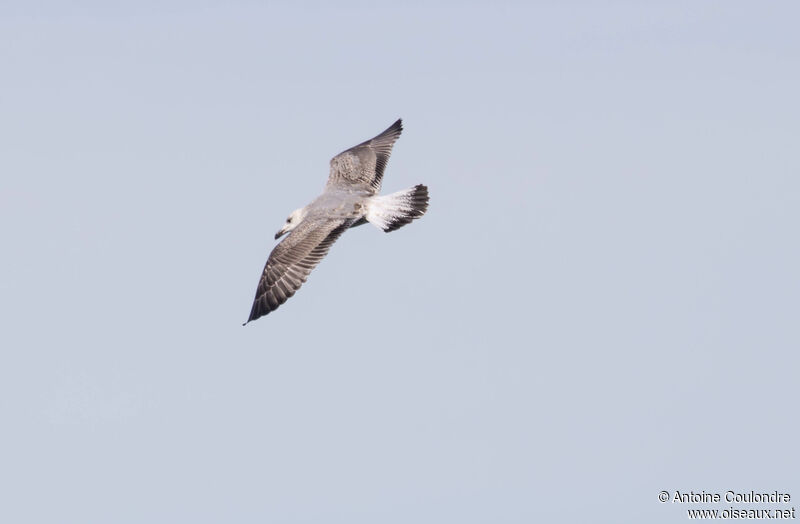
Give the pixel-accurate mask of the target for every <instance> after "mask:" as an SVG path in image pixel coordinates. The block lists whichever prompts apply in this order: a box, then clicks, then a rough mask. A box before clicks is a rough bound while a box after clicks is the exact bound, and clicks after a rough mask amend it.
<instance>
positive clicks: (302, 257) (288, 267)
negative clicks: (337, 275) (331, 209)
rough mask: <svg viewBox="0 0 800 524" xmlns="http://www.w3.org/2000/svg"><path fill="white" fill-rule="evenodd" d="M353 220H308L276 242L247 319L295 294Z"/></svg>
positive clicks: (262, 313) (261, 313)
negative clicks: (279, 241) (278, 242)
mask: <svg viewBox="0 0 800 524" xmlns="http://www.w3.org/2000/svg"><path fill="white" fill-rule="evenodd" d="M352 222H353V221H352V220H344V219H334V220H318V221H315V222H311V221H304V222H301V223H300V225H299V226H297V227H296V228H295V229H293V230H292V231H291V233H289V235H288V236H287V237H286V238H285V239H284V240H283V241H282V242H281V243H280V244H278V245H277V246H275V249H273V250H272V253H270V255H269V259H267V264H266V265H265V266H264V271H263V272H262V273H261V280H259V282H258V289H256V296H255V299H254V300H253V307H252V309H251V310H250V318H248V319H247V322H251V321H253V320H255V319H257V318H259V317H262V316H264V315H266V314H267V313H270V312H271V311H275V310H276V309H278V306H280V305H281V304H283V303H284V302H286V301H287V300H288V299H289V297H291V296H292V295H294V294H295V292H296V291H297V290H298V289H300V286H302V285H303V282H305V281H306V278H308V275H309V273H311V271H312V270H313V269H314V268H315V267H317V264H319V263H320V261H321V260H322V259H323V257H324V256H325V255H326V254H327V253H328V250H329V249H330V248H331V245H333V243H334V242H335V241H336V239H337V238H339V237H340V236H341V234H342V233H343V232H344V231H345V230H346V229H347V228H349V227H350V225H351V224H352ZM247 322H245V324H247Z"/></svg>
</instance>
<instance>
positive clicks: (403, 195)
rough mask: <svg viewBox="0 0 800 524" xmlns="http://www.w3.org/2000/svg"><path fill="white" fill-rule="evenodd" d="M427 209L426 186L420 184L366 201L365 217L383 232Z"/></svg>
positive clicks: (416, 216) (417, 216)
mask: <svg viewBox="0 0 800 524" xmlns="http://www.w3.org/2000/svg"><path fill="white" fill-rule="evenodd" d="M427 210H428V188H427V187H426V186H423V185H422V184H419V185H416V186H414V187H411V188H408V189H404V190H403V191H398V192H397V193H392V194H391V195H385V196H374V197H371V198H370V199H369V200H368V201H367V214H366V219H367V220H368V221H369V222H370V223H371V224H374V225H375V226H376V227H379V228H381V229H383V230H384V231H385V232H387V233H388V232H389V231H394V230H395V229H399V228H401V227H403V226H404V225H406V224H408V223H409V222H411V221H412V220H414V219H415V218H419V217H421V216H422V215H424V214H425V211H427Z"/></svg>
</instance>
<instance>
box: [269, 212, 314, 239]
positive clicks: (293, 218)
mask: <svg viewBox="0 0 800 524" xmlns="http://www.w3.org/2000/svg"><path fill="white" fill-rule="evenodd" d="M305 217H306V208H304V207H301V208H300V209H295V210H294V211H292V213H291V214H290V215H289V218H287V219H286V223H285V224H283V227H282V228H281V229H280V231H278V232H277V233H275V240H278V239H279V238H281V237H282V236H283V235H285V234H286V233H288V232H289V231H291V230H292V229H294V228H296V227H297V226H298V225H300V222H302V221H303V219H304V218H305Z"/></svg>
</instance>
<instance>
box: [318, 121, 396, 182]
mask: <svg viewBox="0 0 800 524" xmlns="http://www.w3.org/2000/svg"><path fill="white" fill-rule="evenodd" d="M402 132H403V121H402V120H400V119H398V120H397V122H395V123H394V124H392V125H391V126H389V128H388V129H386V131H384V132H383V133H381V134H380V135H378V136H376V137H375V138H372V139H370V140H367V141H366V142H362V143H361V144H358V145H357V146H355V147H351V148H350V149H348V150H347V151H344V152H342V153H339V154H338V155H336V156H335V157H333V158H332V159H331V174H330V176H329V177H328V184H327V186H326V187H347V188H350V189H361V190H366V191H368V192H369V193H370V194H375V193H377V192H378V191H379V190H380V188H381V181H382V180H383V170H384V169H386V163H387V162H389V155H391V154H392V146H393V145H394V143H395V142H396V141H397V139H398V138H399V137H400V133H402Z"/></svg>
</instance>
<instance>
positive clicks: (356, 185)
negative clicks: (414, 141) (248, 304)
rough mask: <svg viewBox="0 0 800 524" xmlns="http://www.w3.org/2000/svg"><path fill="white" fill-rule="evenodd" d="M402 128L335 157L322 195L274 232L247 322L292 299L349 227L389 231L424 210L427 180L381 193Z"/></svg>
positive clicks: (391, 128)
mask: <svg viewBox="0 0 800 524" xmlns="http://www.w3.org/2000/svg"><path fill="white" fill-rule="evenodd" d="M402 131H403V121H402V119H397V121H396V122H394V123H393V124H392V125H391V126H389V127H388V128H387V129H386V130H385V131H383V132H382V133H380V134H378V135H377V136H375V137H374V138H371V139H369V140H367V141H365V142H362V143H360V144H358V145H357V146H354V147H351V148H350V149H347V150H346V151H343V152H341V153H339V154H338V155H336V156H335V157H333V158H332V159H331V161H330V174H329V175H328V181H327V183H326V184H325V188H324V190H323V192H322V194H321V195H319V196H318V197H317V198H315V199H314V200H312V201H311V203H309V204H308V205H306V206H305V207H301V208H299V209H296V210H294V211H292V213H291V214H290V215H289V217H288V218H287V219H286V222H285V223H284V224H283V226H282V227H281V228H280V230H279V231H278V232H277V233H276V234H275V240H277V239H279V238H281V237H282V236H284V235H286V237H285V238H284V239H283V240H282V241H281V242H280V243H279V244H278V245H277V246H275V248H274V249H273V250H272V252H271V253H270V255H269V258H268V259H267V263H266V265H265V266H264V270H263V271H262V272H261V277H260V278H259V281H258V287H257V288H256V294H255V297H254V299H253V306H252V308H251V309H250V316H249V318H248V319H247V321H246V322H245V323H244V324H242V325H243V326H244V325H247V324H248V323H249V322H252V321H253V320H256V319H258V318H260V317H262V316H264V315H266V314H268V313H271V312H273V311H275V310H276V309H278V307H279V306H281V305H282V304H283V303H284V302H286V301H287V300H288V299H289V298H291V297H292V296H293V295H294V294H295V293H296V292H297V290H298V289H300V286H302V285H303V283H304V282H305V281H306V279H307V278H308V276H309V274H310V273H311V271H312V270H313V269H314V268H315V267H317V265H318V264H319V263H320V262H321V261H322V259H323V258H324V257H325V255H327V254H328V251H329V250H330V248H331V246H332V245H333V243H334V242H336V240H337V239H338V238H339V237H340V236H341V235H342V234H343V233H344V232H345V231H347V230H348V229H350V228H353V227H356V226H360V225H363V224H366V223H367V222H369V223H371V224H373V225H374V226H375V227H377V228H379V229H381V230H383V231H385V232H386V233H389V232H391V231H395V230H397V229H399V228H401V227H403V226H404V225H406V224H408V223H410V222H411V221H412V220H416V219H418V218H420V217H421V216H422V215H424V214H425V212H426V211H427V210H428V201H429V195H428V187H427V186H425V185H423V184H417V185H415V186H413V187H410V188H408V189H404V190H402V191H398V192H396V193H391V194H388V195H379V194H378V193H379V192H380V190H381V183H382V182H383V174H384V171H385V170H386V164H387V163H388V161H389V156H390V155H391V153H392V147H393V146H394V143H395V142H396V141H397V139H398V138H399V137H400V133H402Z"/></svg>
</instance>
